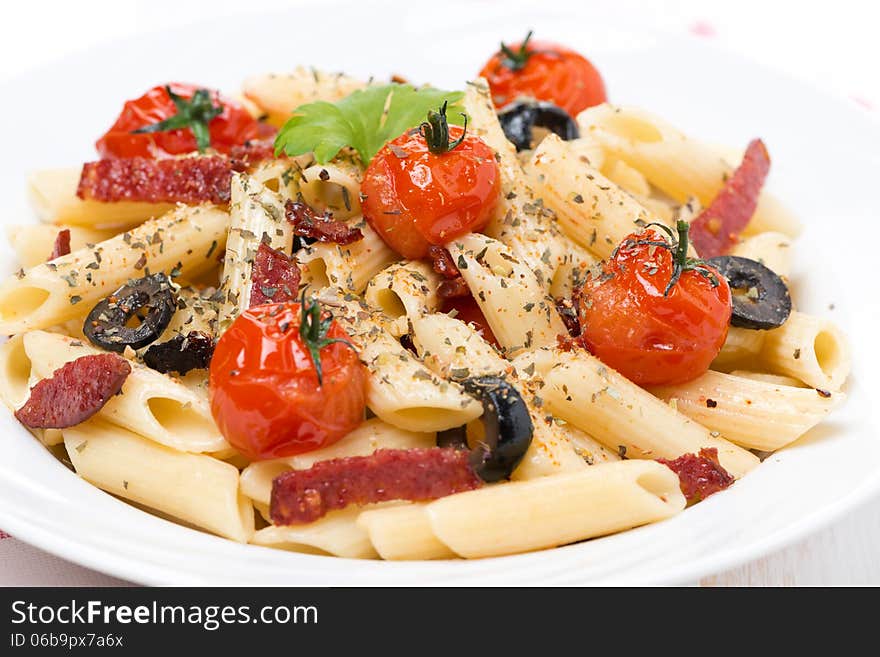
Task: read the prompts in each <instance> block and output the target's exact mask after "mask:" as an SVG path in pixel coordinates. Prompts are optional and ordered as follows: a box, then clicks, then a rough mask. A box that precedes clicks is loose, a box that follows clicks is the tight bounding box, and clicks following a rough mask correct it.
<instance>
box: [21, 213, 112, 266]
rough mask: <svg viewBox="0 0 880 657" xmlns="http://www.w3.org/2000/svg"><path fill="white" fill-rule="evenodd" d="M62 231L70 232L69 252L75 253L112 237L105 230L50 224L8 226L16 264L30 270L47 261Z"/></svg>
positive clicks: (109, 232) (110, 233)
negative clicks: (16, 260)
mask: <svg viewBox="0 0 880 657" xmlns="http://www.w3.org/2000/svg"><path fill="white" fill-rule="evenodd" d="M62 230H69V231H70V250H71V251H77V250H79V249H82V248H84V247H86V245H88V244H92V245H94V244H97V243H98V242H103V241H104V240H106V239H110V238H111V237H113V233H112V232H111V231H107V230H96V229H94V228H82V227H80V226H56V225H52V224H35V225H28V226H10V227H9V228H8V229H7V231H6V234H7V236H8V237H9V242H10V244H12V248H13V249H14V250H15V255H16V257H17V259H18V264H19V265H20V266H21V267H24V268H25V269H30V268H31V267H34V266H36V265H39V264H41V263H43V262H46V261H47V260H49V256H50V255H51V253H52V249H53V248H54V246H55V238H57V237H58V233H59V232H60V231H62Z"/></svg>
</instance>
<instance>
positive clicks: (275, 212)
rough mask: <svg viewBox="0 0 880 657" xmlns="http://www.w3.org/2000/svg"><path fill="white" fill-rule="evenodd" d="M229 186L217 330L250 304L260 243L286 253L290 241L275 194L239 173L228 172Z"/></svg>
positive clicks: (289, 231) (290, 243)
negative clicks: (227, 226) (231, 173)
mask: <svg viewBox="0 0 880 657" xmlns="http://www.w3.org/2000/svg"><path fill="white" fill-rule="evenodd" d="M231 189H232V191H231V197H230V203H229V212H230V226H229V237H228V239H227V241H226V254H225V256H224V259H223V276H222V277H221V279H220V290H221V304H222V306H221V308H220V317H221V318H222V319H221V321H220V330H221V331H224V330H226V328H228V326H229V324H231V323H232V322H233V321H234V320H235V318H236V317H238V316H239V315H240V314H241V313H242V312H243V311H245V310H247V309H248V308H249V307H250V305H251V303H250V302H251V287H252V285H253V272H252V270H253V263H254V258H255V257H256V253H257V249H259V247H260V244H261V243H265V244H266V245H267V246H269V247H271V248H273V249H276V250H278V251H281V252H282V253H290V250H291V247H292V244H293V228H292V226H291V225H290V224H289V223H288V221H287V220H286V219H285V217H284V204H283V203H282V201H281V198H280V197H279V196H278V194H276V193H275V192H272V191H271V190H269V189H267V188H266V187H264V186H263V185H261V184H259V183H258V182H256V181H255V180H253V179H252V178H250V177H248V176H246V175H244V174H240V173H236V174H234V175H233V176H232V187H231ZM295 293H296V292H295V291H294V294H295Z"/></svg>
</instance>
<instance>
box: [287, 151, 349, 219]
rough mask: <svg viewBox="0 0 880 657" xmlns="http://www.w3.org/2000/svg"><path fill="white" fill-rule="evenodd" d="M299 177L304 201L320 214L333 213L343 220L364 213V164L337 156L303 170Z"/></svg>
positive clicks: (300, 191)
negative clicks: (362, 166) (362, 195)
mask: <svg viewBox="0 0 880 657" xmlns="http://www.w3.org/2000/svg"><path fill="white" fill-rule="evenodd" d="M297 179H298V181H299V193H300V194H301V195H302V198H303V200H304V201H305V202H306V203H307V204H308V205H309V206H311V207H312V208H314V209H315V210H316V211H318V212H319V213H324V212H329V213H331V214H332V215H333V218H334V219H338V220H340V221H346V220H348V219H351V218H353V217H359V216H360V214H361V198H360V194H361V181H362V180H363V171H362V170H361V168H360V166H358V165H356V164H354V163H353V162H351V161H346V160H344V159H341V158H336V160H334V161H333V162H332V163H328V164H314V165H312V166H310V167H308V168H307V169H303V170H302V171H301V172H300V174H299V176H298V177H297Z"/></svg>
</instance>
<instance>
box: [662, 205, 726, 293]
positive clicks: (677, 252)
mask: <svg viewBox="0 0 880 657" xmlns="http://www.w3.org/2000/svg"><path fill="white" fill-rule="evenodd" d="M675 230H676V232H677V233H678V239H677V240H675V241H674V242H673V243H672V245H671V246H667V247H666V248H668V249H670V251H672V276H671V277H670V279H669V283H668V284H667V286H666V289H665V290H663V296H664V297H665V296H669V292H670V291H671V290H672V288H673V287H675V284H676V283H678V279H680V278H681V275H682V274H683V273H684V272H686V271H695V272H697V273H698V274H700V275H701V276H703V277H704V278H707V279H709V280H710V281H711V282H712V287H718V277H717V276H716V275H715V270H714V269H712V268H711V267H710V266H709V265H707V264H706V263H705V262H704V261H703V260H700V259H699V258H689V257H688V243H689V242H688V233H689V232H690V224H688V222H686V221H684V220H683V219H679V220H678V221H677V222H676V223H675ZM666 232H668V233H670V234H671V231H670V230H669V229H667V231H666Z"/></svg>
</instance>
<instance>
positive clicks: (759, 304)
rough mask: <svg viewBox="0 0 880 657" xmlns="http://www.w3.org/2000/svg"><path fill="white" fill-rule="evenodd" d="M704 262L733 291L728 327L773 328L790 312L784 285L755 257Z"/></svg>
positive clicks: (717, 259) (780, 324)
mask: <svg viewBox="0 0 880 657" xmlns="http://www.w3.org/2000/svg"><path fill="white" fill-rule="evenodd" d="M706 262H707V263H708V264H710V265H712V266H713V267H715V268H716V269H717V270H718V271H719V272H720V273H721V275H722V276H724V278H726V279H727V283H728V284H729V285H730V291H731V292H732V293H733V315H732V316H731V318H730V324H731V326H738V327H740V328H747V329H774V328H778V327H780V326H782V325H783V324H784V323H785V320H787V319H788V316H789V315H790V314H791V297H790V296H789V294H788V287H786V285H785V283H784V282H783V280H782V279H781V278H779V276H777V275H776V273H775V272H774V271H773V270H772V269H770V268H769V267H766V266H765V265H763V264H761V263H760V262H757V261H756V260H750V259H749V258H742V257H740V256H731V255H725V256H717V257H715V258H709V259H708V260H706ZM737 292H739V294H737Z"/></svg>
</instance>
